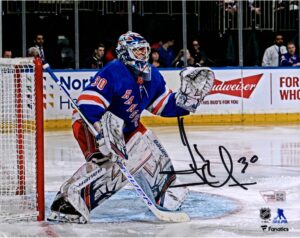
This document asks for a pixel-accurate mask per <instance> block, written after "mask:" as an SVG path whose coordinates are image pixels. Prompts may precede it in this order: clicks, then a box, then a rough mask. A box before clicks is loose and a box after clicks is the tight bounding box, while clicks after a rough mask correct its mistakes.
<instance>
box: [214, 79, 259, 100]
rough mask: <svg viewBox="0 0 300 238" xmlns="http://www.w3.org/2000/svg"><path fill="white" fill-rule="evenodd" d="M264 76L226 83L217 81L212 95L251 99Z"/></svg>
mask: <svg viewBox="0 0 300 238" xmlns="http://www.w3.org/2000/svg"><path fill="white" fill-rule="evenodd" d="M262 75H263V74H258V75H253V76H248V77H244V78H239V79H233V80H229V81H226V82H223V81H220V80H218V79H215V81H214V85H213V87H212V90H211V92H210V94H217V93H221V94H226V95H231V96H236V97H242V98H249V97H250V96H251V94H252V93H253V91H254V89H255V88H256V86H257V84H258V82H259V80H260V79H261V77H262Z"/></svg>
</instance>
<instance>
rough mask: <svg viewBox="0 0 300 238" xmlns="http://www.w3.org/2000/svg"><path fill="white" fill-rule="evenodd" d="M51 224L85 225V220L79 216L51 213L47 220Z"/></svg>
mask: <svg viewBox="0 0 300 238" xmlns="http://www.w3.org/2000/svg"><path fill="white" fill-rule="evenodd" d="M47 220H48V221H51V222H62V223H77V224H86V223H87V220H86V219H85V218H84V217H83V216H81V215H72V214H64V213H60V212H56V211H52V212H51V213H50V215H49V216H48V218H47Z"/></svg>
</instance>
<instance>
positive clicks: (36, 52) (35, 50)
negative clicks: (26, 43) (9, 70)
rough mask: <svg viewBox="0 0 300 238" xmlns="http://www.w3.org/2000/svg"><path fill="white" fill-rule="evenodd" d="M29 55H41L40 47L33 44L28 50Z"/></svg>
mask: <svg viewBox="0 0 300 238" xmlns="http://www.w3.org/2000/svg"><path fill="white" fill-rule="evenodd" d="M27 55H28V56H29V57H40V52H39V50H38V48H36V47H34V46H33V47H30V48H29V49H28V50H27Z"/></svg>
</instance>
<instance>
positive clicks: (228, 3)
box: [224, 0, 237, 15]
mask: <svg viewBox="0 0 300 238" xmlns="http://www.w3.org/2000/svg"><path fill="white" fill-rule="evenodd" d="M224 6H225V11H226V12H228V13H231V14H232V15H233V14H234V13H235V12H236V11H237V1H233V0H224Z"/></svg>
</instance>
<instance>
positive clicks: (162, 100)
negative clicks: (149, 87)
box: [147, 86, 172, 115]
mask: <svg viewBox="0 0 300 238" xmlns="http://www.w3.org/2000/svg"><path fill="white" fill-rule="evenodd" d="M171 93H172V90H171V89H169V88H168V87H167V86H165V90H164V92H163V93H162V94H161V95H160V96H159V97H158V98H157V99H156V100H155V101H154V102H153V103H152V105H150V106H149V107H148V108H147V110H148V111H150V112H151V113H153V114H155V115H160V114H161V112H162V111H163V110H164V108H165V106H166V104H167V103H168V100H169V97H170V95H171Z"/></svg>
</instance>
